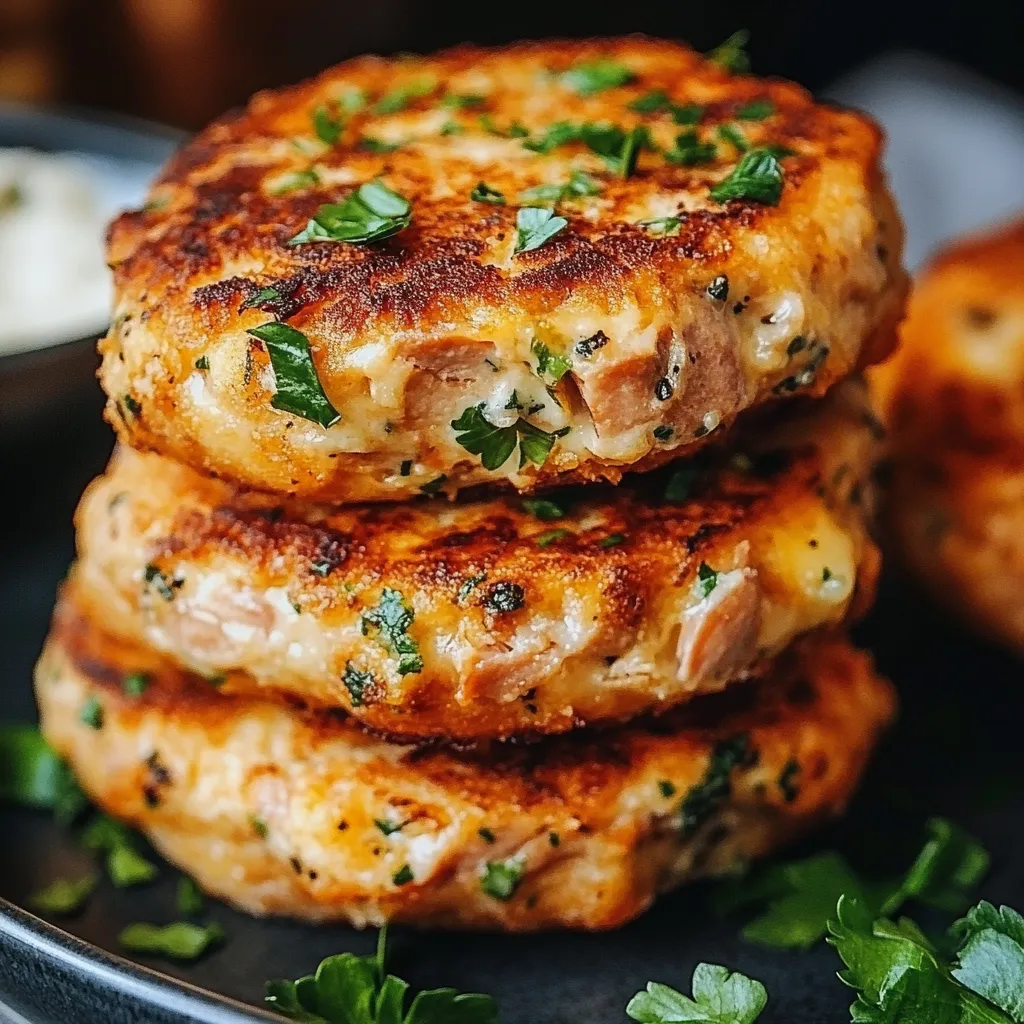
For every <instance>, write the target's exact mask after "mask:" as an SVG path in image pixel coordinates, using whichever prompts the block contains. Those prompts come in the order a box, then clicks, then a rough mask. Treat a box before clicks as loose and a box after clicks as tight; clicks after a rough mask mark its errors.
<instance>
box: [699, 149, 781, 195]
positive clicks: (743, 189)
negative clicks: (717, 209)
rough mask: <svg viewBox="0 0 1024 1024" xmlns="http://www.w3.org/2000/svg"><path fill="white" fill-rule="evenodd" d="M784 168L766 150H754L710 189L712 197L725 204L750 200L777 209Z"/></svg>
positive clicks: (772, 154) (746, 154) (744, 156)
mask: <svg viewBox="0 0 1024 1024" xmlns="http://www.w3.org/2000/svg"><path fill="white" fill-rule="evenodd" d="M782 180H783V175H782V165H781V164H780V163H779V161H778V158H777V157H776V156H775V154H774V153H772V152H770V151H769V150H767V149H752V150H750V151H749V152H747V153H745V154H744V155H743V159H742V160H740V162H739V163H738V164H737V165H736V166H735V167H734V168H733V169H732V173H731V174H730V175H729V177H728V178H725V179H724V180H723V181H720V182H719V183H718V184H717V185H715V186H713V187H712V189H711V198H712V199H714V200H715V201H716V202H719V203H725V202H728V201H729V200H730V199H748V200H751V201H753V202H757V203H763V204H765V205H766V206H778V204H779V200H780V199H781V198H782Z"/></svg>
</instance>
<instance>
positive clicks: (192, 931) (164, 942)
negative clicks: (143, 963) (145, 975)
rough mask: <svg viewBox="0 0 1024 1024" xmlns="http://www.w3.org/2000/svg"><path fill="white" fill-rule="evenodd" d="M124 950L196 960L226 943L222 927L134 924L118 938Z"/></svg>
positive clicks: (175, 923)
mask: <svg viewBox="0 0 1024 1024" xmlns="http://www.w3.org/2000/svg"><path fill="white" fill-rule="evenodd" d="M117 941H118V943H119V945H120V946H121V948H122V949H126V950H128V951H129V952H131V953H143V954H150V955H153V956H162V957H166V958H167V959H169V960H196V959H198V958H199V957H200V956H202V955H203V953H205V952H206V951H207V950H208V949H210V948H211V947H212V946H215V945H218V944H219V943H221V942H223V941H224V929H223V928H221V926H220V925H219V924H207V925H201V924H193V923H192V922H190V921H176V922H174V924H167V925H157V924H142V923H140V924H130V925H128V927H127V928H125V929H124V930H123V931H122V932H121V934H120V935H119V936H118V938H117Z"/></svg>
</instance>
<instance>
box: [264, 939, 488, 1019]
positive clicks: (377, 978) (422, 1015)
mask: <svg viewBox="0 0 1024 1024" xmlns="http://www.w3.org/2000/svg"><path fill="white" fill-rule="evenodd" d="M386 950H387V929H386V928H382V929H381V930H380V932H379V933H378V936H377V951H376V953H375V954H374V955H373V956H363V957H361V956H355V955H354V954H352V953H341V954H338V955H336V956H331V957H328V958H327V959H326V960H323V961H322V962H321V963H320V966H319V967H318V968H317V970H316V973H315V974H311V975H308V976H307V977H304V978H299V979H298V980H297V981H271V982H268V983H267V987H266V1002H267V1004H268V1005H270V1006H271V1007H273V1009H275V1010H276V1011H277V1012H278V1013H280V1014H282V1015H283V1016H285V1017H290V1018H291V1019H293V1020H297V1021H305V1022H306V1024H498V1009H497V1006H496V1004H495V1002H494V1000H493V999H491V997H490V996H485V995H477V994H475V993H460V992H458V991H456V990H455V989H453V988H439V989H433V990H431V991H428V992H420V993H418V994H417V995H416V997H415V998H413V999H412V1000H411V1001H410V999H409V986H408V985H407V984H406V983H405V982H404V981H402V980H401V979H400V978H396V977H395V976H394V975H391V974H388V973H387V971H386V966H385V959H386ZM407 1003H408V1004H409V1005H408V1006H407V1005H406V1004H407Z"/></svg>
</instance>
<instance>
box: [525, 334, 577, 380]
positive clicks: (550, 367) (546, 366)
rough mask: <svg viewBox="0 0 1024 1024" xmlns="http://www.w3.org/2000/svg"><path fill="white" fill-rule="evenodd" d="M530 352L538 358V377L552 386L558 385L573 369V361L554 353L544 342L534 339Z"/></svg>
mask: <svg viewBox="0 0 1024 1024" xmlns="http://www.w3.org/2000/svg"><path fill="white" fill-rule="evenodd" d="M530 351H531V352H532V353H533V355H534V356H536V357H537V375H538V376H539V377H543V378H545V379H546V380H547V381H548V383H550V384H557V383H558V382H559V381H560V380H561V379H562V378H563V377H564V376H565V375H566V374H567V373H568V372H569V371H570V370H571V369H572V360H571V359H567V358H566V357H565V356H563V355H561V354H560V353H558V352H552V351H551V349H550V348H548V346H547V345H545V344H544V342H542V341H538V340H537V339H536V338H534V339H533V344H532V345H531V346H530Z"/></svg>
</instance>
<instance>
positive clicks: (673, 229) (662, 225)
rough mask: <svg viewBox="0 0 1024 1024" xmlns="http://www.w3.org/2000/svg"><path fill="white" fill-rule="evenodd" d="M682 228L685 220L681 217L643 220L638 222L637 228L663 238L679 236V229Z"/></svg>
mask: <svg viewBox="0 0 1024 1024" xmlns="http://www.w3.org/2000/svg"><path fill="white" fill-rule="evenodd" d="M682 226H683V219H682V218H681V217H655V218H654V219H653V220H641V221H638V222H637V227H641V228H643V229H644V230H645V231H648V232H650V234H652V235H660V236H663V237H668V236H670V235H678V234H679V229H680V228H681V227H682Z"/></svg>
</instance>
